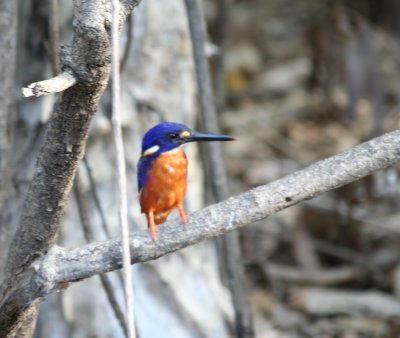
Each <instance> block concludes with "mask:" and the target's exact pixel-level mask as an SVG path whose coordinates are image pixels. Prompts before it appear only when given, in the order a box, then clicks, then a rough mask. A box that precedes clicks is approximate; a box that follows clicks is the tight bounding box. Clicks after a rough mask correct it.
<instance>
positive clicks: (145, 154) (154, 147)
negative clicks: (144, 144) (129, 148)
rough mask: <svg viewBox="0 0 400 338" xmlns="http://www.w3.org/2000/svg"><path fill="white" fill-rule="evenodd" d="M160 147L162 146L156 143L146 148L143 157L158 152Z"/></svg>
mask: <svg viewBox="0 0 400 338" xmlns="http://www.w3.org/2000/svg"><path fill="white" fill-rule="evenodd" d="M159 149H160V147H159V146H158V145H157V144H156V145H154V146H152V147H150V148H148V149H146V150H145V151H144V152H143V154H142V157H146V156H149V155H152V154H154V153H156V152H157V151H158V150H159Z"/></svg>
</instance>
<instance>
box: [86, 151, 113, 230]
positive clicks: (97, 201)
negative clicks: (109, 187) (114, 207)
mask: <svg viewBox="0 0 400 338" xmlns="http://www.w3.org/2000/svg"><path fill="white" fill-rule="evenodd" d="M83 163H84V165H85V168H86V173H87V175H88V178H89V183H90V191H91V192H92V197H93V202H94V205H95V206H96V209H97V212H98V213H99V216H100V221H101V222H100V223H101V227H102V229H103V231H104V233H105V234H106V237H107V238H111V234H110V230H109V229H108V226H107V221H106V216H105V215H104V211H103V208H102V206H101V203H100V199H99V194H98V192H97V186H96V182H95V181H94V178H93V174H92V168H91V167H90V165H89V162H88V159H87V156H84V157H83Z"/></svg>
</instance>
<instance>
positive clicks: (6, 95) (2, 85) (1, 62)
mask: <svg viewBox="0 0 400 338" xmlns="http://www.w3.org/2000/svg"><path fill="white" fill-rule="evenodd" d="M0 30H1V32H2V34H0V50H1V51H2V56H1V58H0V79H1V81H0V257H5V256H6V253H7V250H8V246H9V243H10V237H11V236H12V229H11V224H10V222H6V221H5V220H6V219H7V216H8V213H9V210H8V211H7V209H8V208H7V207H6V205H7V199H8V198H9V197H10V194H11V189H12V187H11V185H10V179H11V170H12V169H11V163H10V156H9V155H10V147H11V139H12V132H13V121H12V120H13V117H12V115H13V114H12V112H13V110H14V99H13V97H14V95H13V94H14V87H15V68H16V60H17V58H16V54H17V1H14V0H0ZM3 270H4V261H3V260H0V280H1V278H2V276H3Z"/></svg>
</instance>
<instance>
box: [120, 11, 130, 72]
mask: <svg viewBox="0 0 400 338" xmlns="http://www.w3.org/2000/svg"><path fill="white" fill-rule="evenodd" d="M126 25H127V33H126V44H125V48H124V52H123V55H122V60H121V66H120V67H119V69H120V73H123V72H124V70H125V66H126V64H127V62H128V58H129V54H130V51H131V47H132V40H133V34H132V28H133V15H132V14H131V15H129V16H128V17H127V19H126Z"/></svg>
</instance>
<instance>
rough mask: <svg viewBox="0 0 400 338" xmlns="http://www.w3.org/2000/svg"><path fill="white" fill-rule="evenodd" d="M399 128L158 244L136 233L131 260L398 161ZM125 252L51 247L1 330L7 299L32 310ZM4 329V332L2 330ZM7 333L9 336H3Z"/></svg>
mask: <svg viewBox="0 0 400 338" xmlns="http://www.w3.org/2000/svg"><path fill="white" fill-rule="evenodd" d="M399 149H400V131H399V130H397V131H394V132H391V133H387V134H385V135H383V136H381V137H378V138H376V139H373V140H371V141H368V142H365V143H363V144H360V145H358V146H356V147H354V148H351V149H350V150H348V151H346V152H343V153H341V154H338V155H335V156H332V157H330V158H328V159H326V160H323V161H320V162H317V163H315V164H313V165H311V166H309V167H307V168H305V169H303V170H300V171H297V172H295V173H293V174H291V175H288V176H286V177H284V178H282V179H279V180H277V181H275V182H272V183H270V184H267V185H263V186H260V187H258V188H255V189H252V190H250V191H248V192H246V193H243V194H240V195H238V196H235V197H231V198H229V199H227V200H225V201H223V202H221V203H218V204H215V205H212V206H209V207H207V208H205V209H203V210H200V211H197V212H194V213H192V214H190V215H189V219H190V221H189V223H188V224H187V225H185V226H182V225H181V224H180V222H179V221H169V222H166V223H165V224H164V225H160V226H159V228H158V239H157V242H156V243H154V242H153V241H152V240H151V239H150V237H149V235H148V232H147V231H141V232H136V233H134V234H132V236H131V239H130V242H131V249H132V257H131V258H132V263H138V262H146V261H149V260H153V259H156V258H158V257H161V256H163V255H165V254H167V253H170V252H174V251H176V250H179V249H182V248H185V247H187V246H189V245H193V244H196V243H198V242H201V241H204V240H206V239H210V238H214V237H216V236H219V235H222V234H225V233H227V232H229V231H232V230H235V229H238V228H240V227H243V226H245V225H248V224H250V223H252V222H255V221H257V220H260V219H262V218H265V217H267V216H269V215H271V214H273V213H276V212H278V211H280V210H282V209H285V208H288V207H290V206H292V205H294V204H297V203H299V202H301V201H303V200H307V199H310V198H312V197H315V196H317V195H318V194H321V193H323V192H325V191H328V190H331V189H335V188H338V187H340V186H342V185H345V184H347V183H350V182H353V181H355V180H357V179H360V178H362V177H364V176H366V175H369V174H371V173H373V172H375V171H377V170H380V169H384V168H386V167H388V166H390V165H392V164H394V163H396V162H398V161H399V160H400V151H399ZM121 262H122V255H121V244H120V241H119V240H110V241H104V242H94V243H91V244H89V245H86V246H83V247H79V248H74V249H63V248H61V247H58V246H55V245H53V246H51V247H50V248H49V251H48V252H47V253H46V254H44V255H43V256H41V257H37V259H36V260H35V261H32V263H31V264H30V265H29V267H28V269H27V271H29V274H28V273H26V274H25V278H24V279H20V281H19V284H18V285H16V286H15V288H14V289H13V290H12V292H10V293H9V294H8V295H7V297H6V298H5V299H4V300H3V302H2V304H1V305H0V324H1V325H0V333H1V334H3V333H4V332H5V331H4V327H5V326H4V325H5V324H4V323H5V320H7V318H10V317H9V316H10V313H9V312H7V311H8V309H9V308H8V306H7V305H8V304H10V303H14V304H18V307H19V309H20V310H25V309H29V307H30V306H31V305H32V304H35V303H37V302H40V300H41V299H42V298H43V297H46V296H47V295H49V294H50V293H52V292H55V291H58V290H60V289H62V288H65V287H66V286H67V285H68V283H70V282H76V281H79V280H82V279H85V278H88V277H90V276H93V275H95V274H99V273H104V272H108V271H112V270H115V269H119V268H120V267H121ZM1 330H3V331H1ZM4 336H6V335H4Z"/></svg>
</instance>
